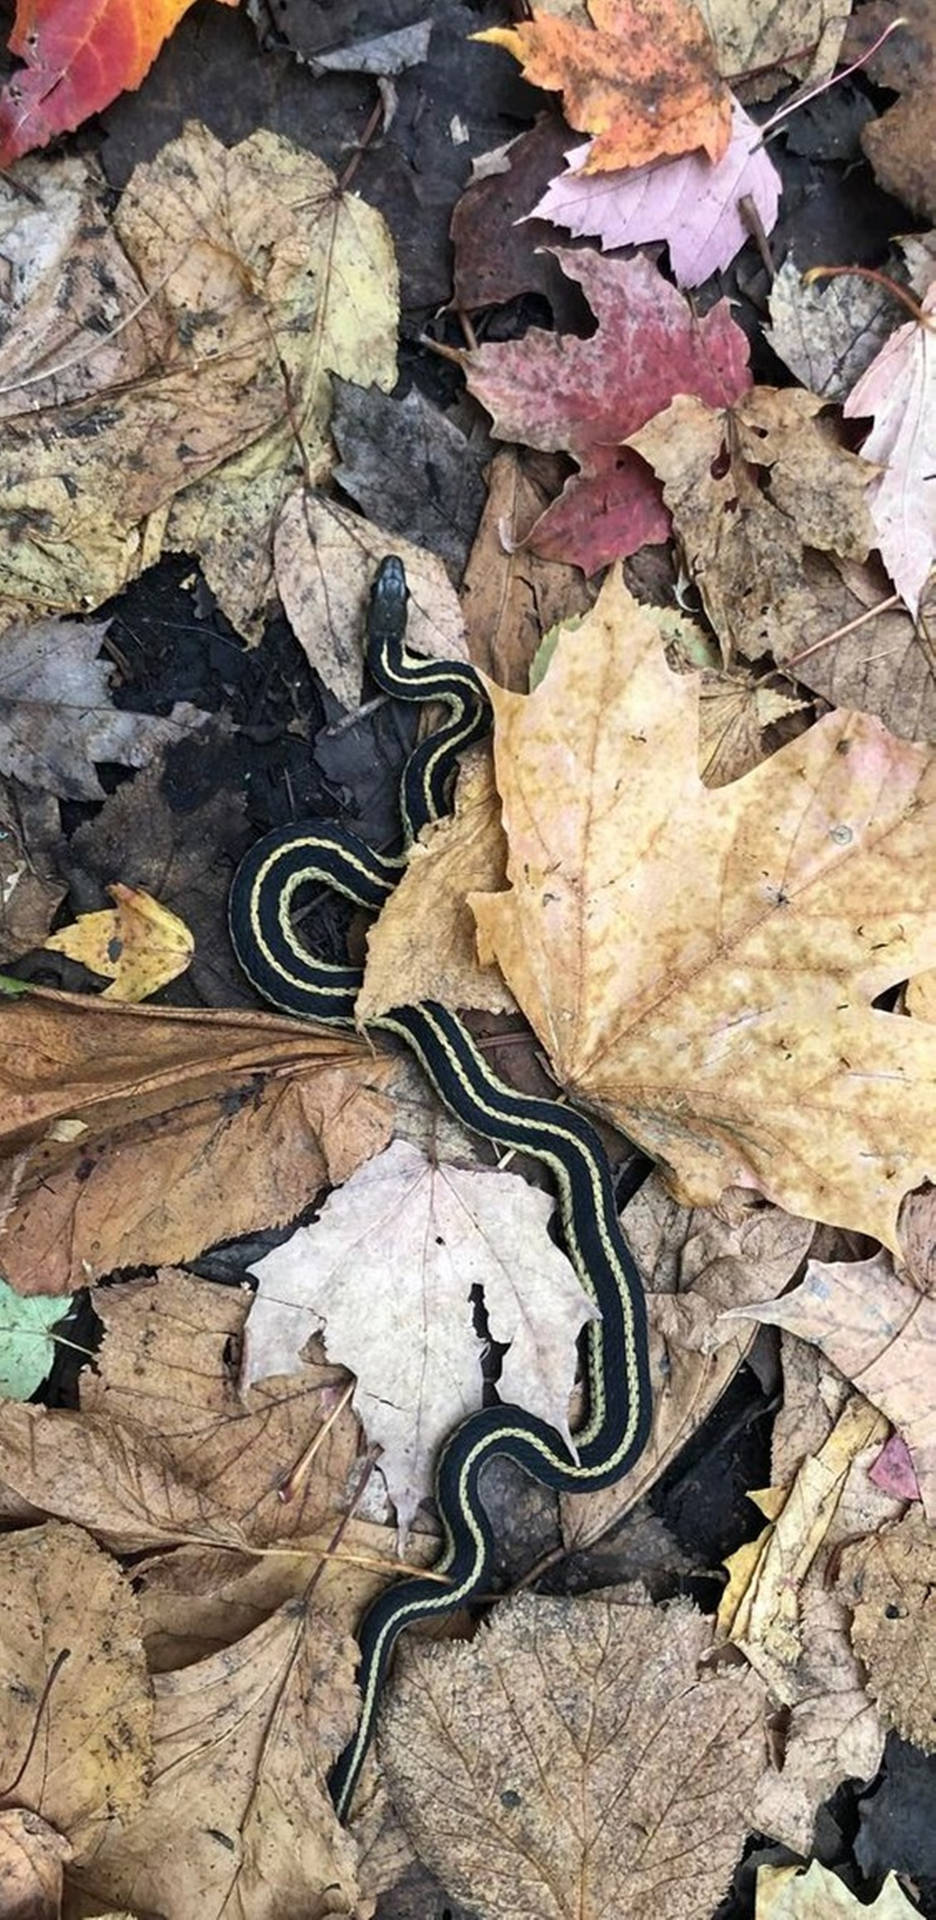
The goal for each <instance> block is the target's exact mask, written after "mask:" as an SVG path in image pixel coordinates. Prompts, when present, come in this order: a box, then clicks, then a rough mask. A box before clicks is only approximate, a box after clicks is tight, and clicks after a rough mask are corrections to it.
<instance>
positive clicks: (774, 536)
mask: <svg viewBox="0 0 936 1920" xmlns="http://www.w3.org/2000/svg"><path fill="white" fill-rule="evenodd" d="M823 405H824V402H823V401H822V400H819V399H817V397H816V395H815V394H812V393H805V392H803V391H802V389H800V388H790V389H787V388H784V389H777V388H773V387H755V388H753V389H752V391H751V392H750V393H747V394H744V395H743V396H742V398H741V399H740V400H738V401H737V402H736V404H735V406H734V407H733V408H731V409H730V410H724V411H721V412H719V411H717V410H716V409H715V408H714V407H708V406H706V404H705V402H704V401H702V400H698V399H696V397H695V396H694V395H690V394H679V395H677V397H676V399H675V400H673V401H672V402H671V404H670V405H669V406H668V407H667V408H666V409H665V411H664V412H663V413H659V414H657V415H656V418H655V419H653V420H651V421H649V422H648V423H647V425H646V426H645V427H641V428H640V429H639V431H638V432H637V433H634V434H632V435H631V437H630V439H629V441H628V442H627V444H628V446H631V447H633V448H635V449H636V451H637V452H638V453H639V454H641V455H642V457H643V458H644V459H645V460H647V461H649V463H650V465H651V467H652V468H653V470H654V472H655V473H656V474H657V476H658V478H659V479H660V480H662V481H663V498H664V500H665V501H666V504H667V506H668V507H669V509H670V511H671V513H672V515H673V524H674V526H675V528H676V532H677V534H678V536H679V539H680V542H681V544H682V547H683V551H684V553H685V556H686V562H687V565H688V567H689V571H690V573H691V575H692V577H693V579H694V580H695V582H696V585H697V586H698V589H699V592H700V593H701V595H702V599H703V602H704V605H705V610H706V613H707V614H708V616H709V619H710V620H711V622H712V625H713V627H714V628H715V631H716V633H717V635H718V638H719V640H720V642H721V646H722V652H723V654H724V657H725V661H726V663H727V662H729V661H730V660H731V658H732V657H733V656H734V655H735V654H737V653H740V654H741V656H742V658H744V659H756V658H757V657H758V656H759V655H760V654H762V653H764V652H766V651H770V650H771V649H772V646H773V634H774V628H775V626H777V625H779V628H780V630H781V632H783V631H785V630H786V623H785V616H784V602H785V599H786V597H787V596H788V595H789V594H791V593H794V592H795V591H796V589H797V588H798V586H799V584H800V580H801V575H802V569H803V564H804V554H805V551H806V549H807V548H810V549H816V548H818V549H819V550H821V551H822V552H827V553H833V554H838V555H841V556H842V557H844V558H846V559H850V560H865V559H866V558H867V556H868V553H869V551H870V549H871V548H872V547H873V546H875V545H876V535H875V532H874V528H873V526H872V523H871V518H870V512H869V507H868V503H867V499H866V494H867V493H868V489H869V487H870V485H871V482H872V481H873V479H874V472H875V470H874V468H873V467H871V466H870V464H869V463H867V462H865V461H863V460H860V459H858V458H857V456H856V455H855V454H853V453H848V452H846V451H845V449H844V448H843V447H841V446H840V445H838V443H837V441H836V438H835V431H834V429H833V428H832V426H831V425H829V423H827V422H824V421H822V420H820V419H819V418H818V417H817V416H818V415H819V414H821V412H822V408H823Z"/></svg>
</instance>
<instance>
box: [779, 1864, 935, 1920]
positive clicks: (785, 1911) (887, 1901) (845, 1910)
mask: <svg viewBox="0 0 936 1920" xmlns="http://www.w3.org/2000/svg"><path fill="white" fill-rule="evenodd" d="M755 1920H919V1908H918V1907H915V1906H913V1905H912V1904H911V1902H910V1901H909V1900H908V1899H907V1896H906V1894H905V1893H904V1891H903V1889H902V1887H901V1886H900V1885H899V1883H898V1880H897V1876H896V1874H894V1873H889V1874H888V1875H887V1877H886V1879H885V1881H884V1885H883V1886H882V1888H881V1891H880V1893H879V1894H878V1896H877V1899H876V1900H871V1901H868V1902H867V1903H865V1901H863V1900H859V1899H858V1898H857V1896H856V1895H855V1894H853V1893H851V1892H850V1891H849V1889H848V1887H846V1886H845V1884H844V1882H843V1881H841V1880H840V1879H839V1878H838V1875H837V1874H834V1873H832V1872H830V1870H829V1868H828V1867H823V1866H820V1864H819V1861H818V1860H813V1861H811V1862H810V1864H809V1866H808V1867H807V1868H806V1870H805V1872H803V1870H802V1869H801V1868H800V1867H758V1869H757V1905H756V1907H755Z"/></svg>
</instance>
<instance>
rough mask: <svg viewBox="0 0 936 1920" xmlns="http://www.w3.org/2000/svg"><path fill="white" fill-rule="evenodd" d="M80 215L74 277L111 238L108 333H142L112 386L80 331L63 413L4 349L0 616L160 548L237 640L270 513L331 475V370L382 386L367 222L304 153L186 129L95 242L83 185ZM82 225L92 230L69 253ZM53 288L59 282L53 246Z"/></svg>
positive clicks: (389, 288) (20, 217)
mask: <svg viewBox="0 0 936 1920" xmlns="http://www.w3.org/2000/svg"><path fill="white" fill-rule="evenodd" d="M70 164H71V165H73V164H74V163H70ZM54 165H55V163H49V166H50V167H54ZM68 178H69V181H70V182H71V181H72V175H71V174H69V176H68ZM82 215H83V219H82V227H81V249H80V254H79V258H78V267H79V270H80V271H79V285H80V286H82V287H83V286H84V285H85V283H86V281H87V279H88V277H89V275H91V274H93V272H94V271H95V270H96V272H97V274H98V275H99V277H100V279H101V281H102V283H103V284H104V285H105V286H108V287H109V286H111V285H112V283H113V280H114V268H113V260H112V254H113V249H114V245H115V242H114V232H115V233H116V237H117V241H118V242H119V246H120V249H121V252H122V255H123V258H124V261H125V271H124V276H123V280H124V283H127V282H129V281H130V279H131V278H132V280H133V281H134V282H135V284H136V285H137V287H138V289H139V291H138V293H137V295H136V297H135V300H132V299H131V298H130V295H129V287H128V288H127V294H126V297H125V298H124V297H123V291H124V290H123V286H121V296H122V297H121V299H120V302H119V307H120V311H119V312H118V313H117V314H115V316H114V319H113V325H114V326H115V327H120V326H122V324H123V322H124V320H125V319H126V318H128V317H129V316H130V315H131V314H132V313H133V312H134V310H135V306H140V305H142V306H144V307H146V308H147V309H148V311H149V313H150V316H151V321H150V323H149V324H148V326H147V328H146V329H145V330H144V331H142V332H141V331H140V330H138V331H137V333H136V335H135V342H136V348H137V352H136V361H135V362H134V365H135V372H134V375H133V377H128V378H123V377H116V378H115V377H114V360H113V356H112V355H111V356H103V362H102V359H101V357H100V356H93V355H88V353H87V351H86V348H85V346H84V335H81V336H80V345H79V353H80V355H81V358H82V364H85V363H86V365H87V368H88V369H89V370H90V372H89V376H88V377H87V378H86V379H85V381H84V383H83V385H82V387H81V390H80V392H79V393H78V394H77V395H76V396H75V397H72V395H71V390H70V388H69V387H68V386H67V385H66V389H65V392H66V396H67V397H66V399H65V401H64V402H59V401H58V400H57V398H56V393H55V387H54V385H53V386H52V388H51V396H52V398H51V403H50V404H48V405H43V406H41V408H40V407H39V406H38V405H37V396H42V395H44V394H45V393H46V392H47V391H48V390H49V382H50V378H51V376H50V373H49V372H47V371H46V369H45V367H44V366H41V367H40V368H39V369H38V371H39V372H40V373H41V374H42V381H41V382H40V383H35V382H34V380H33V374H34V371H36V370H35V369H34V368H32V367H31V366H30V365H29V363H28V361H27V360H26V358H25V354H24V351H23V347H22V346H20V345H19V343H17V344H16V346H15V347H13V348H11V347H10V345H9V342H7V343H5V346H6V351H7V352H8V353H15V355H16V376H17V377H16V378H15V379H14V381H13V383H12V384H13V391H12V392H11V393H10V394H9V405H8V417H7V418H6V419H5V420H4V421H3V423H2V425H0V458H2V461H3V466H4V473H5V475H6V482H7V484H6V486H5V489H4V497H3V509H4V514H5V515H6V520H5V522H4V524H5V525H6V526H7V529H8V532H9V531H10V530H12V529H16V539H15V540H13V539H12V538H10V539H8V540H7V542H6V543H5V546H4V566H3V569H2V571H0V619H2V621H3V623H4V624H6V625H9V624H10V623H11V621H14V620H16V619H20V618H22V617H24V615H25V614H26V613H30V614H33V613H45V612H47V611H49V610H50V609H54V610H57V611H59V610H63V609H67V608H69V607H80V608H82V609H86V608H89V607H94V606H97V605H99V604H100V602H101V601H102V600H104V599H106V598H107V597H108V596H109V595H110V594H112V593H114V592H116V591H117V589H118V588H119V587H121V586H122V585H124V584H125V582H126V581H127V579H128V578H130V577H132V576H133V575H134V574H136V573H138V572H139V571H140V569H141V568H142V567H143V566H144V565H149V564H150V562H151V561H153V560H155V559H156V558H158V555H159V551H160V549H161V547H163V546H169V547H173V548H181V549H183V550H184V551H186V552H188V553H194V554H196V555H197V556H198V557H199V559H200V560H201V563H202V567H203V570H204V572H205V574H206V577H207V578H208V579H209V583H210V584H211V586H212V587H213V589H214V591H215V593H216V595H217V597H218V599H219V601H220V603H221V605H222V606H223V608H224V610H225V612H226V613H227V614H228V616H229V617H230V619H231V620H232V621H233V622H234V624H235V625H236V626H237V627H238V628H239V630H240V631H242V632H244V633H245V634H246V635H248V636H249V637H255V636H256V635H258V634H259V631H260V628H261V625H262V618H263V614H264V611H265V609H266V607H267V605H268V603H269V602H270V601H271V600H272V598H273V593H274V587H273V578H272V562H271V545H272V531H273V527H274V525H275V522H276V519H277V516H278V513H279V510H280V508H281V506H282V504H283V501H284V500H285V498H286V497H287V496H288V495H289V493H291V492H292V491H293V489H294V487H295V486H296V485H297V484H298V483H299V482H300V480H302V479H307V478H308V477H309V476H311V477H313V478H319V479H320V478H322V477H323V476H324V475H325V474H326V473H327V472H328V470H329V468H330V465H331V462H332V457H333V456H332V449H331V443H330V440H329V437H328V420H329V416H330V412H331V386H330V376H331V374H332V373H333V372H336V373H339V374H341V375H342V376H344V377H345V378H349V379H353V378H354V377H355V376H356V375H357V376H360V377H361V378H364V379H366V380H368V381H371V382H375V383H377V384H378V385H383V386H387V385H390V386H392V384H393V382H394V380H395V377H396V358H395V336H396V285H397V275H396V265H395V260H394V257H393V252H392V248H391V246H390V242H389V237H388V235H387V230H386V227H385V225H384V223H383V221H382V219H381V216H380V215H379V214H378V213H377V212H375V211H374V210H373V209H372V208H370V207H368V206H366V205H365V204H364V203H363V202H362V201H361V200H359V199H358V198H357V197H356V196H355V195H351V194H348V195H343V194H341V193H339V191H338V188H337V184H336V181H335V178H334V176H333V174H332V173H331V172H330V171H329V169H328V168H327V167H326V166H325V165H324V163H323V162H321V161H319V160H317V159H316V158H315V156H314V155H312V154H310V153H308V152H306V151H304V150H301V149H299V148H296V147H294V146H292V145H291V144H290V143H289V142H288V141H285V140H282V139H280V138H278V137H277V136H275V135H273V134H270V133H268V132H265V131H260V132H258V133H256V134H254V135H252V136H251V137H250V138H249V139H248V140H245V141H243V142H242V143H241V144H240V145H239V146H237V147H234V148H232V149H231V150H228V149H226V148H225V147H224V146H223V145H222V144H221V143H220V141H218V140H216V139H215V138H214V136H213V135H212V134H210V133H209V132H208V130H207V129H206V128H205V127H202V126H200V125H199V124H198V123H197V122H189V123H188V125H187V126H186V128H185V130H184V132H183V133H182V134H181V135H180V136H179V138H178V139H177V140H174V141H172V142H170V143H169V144H168V145H167V146H165V147H164V148H163V149H162V150H161V152H160V153H159V155H158V156H157V158H156V159H154V160H153V161H151V162H147V163H145V164H143V165H141V166H139V167H137V169H136V170H135V172H134V174H133V176H132V178H131V179H130V181H129V182H128V184H127V186H126V188H125V189H124V192H123V194H122V195H121V198H120V201H119V205H118V207H117V210H116V213H115V214H114V216H113V232H112V231H111V230H110V215H109V208H108V207H107V206H106V204H105V197H104V189H103V186H102V185H100V184H96V185H95V187H94V191H93V192H92V189H91V187H90V186H89V188H88V194H87V197H86V200H85V201H83V202H82ZM33 217H34V208H33V206H32V205H31V203H30V201H28V200H26V199H25V197H24V198H23V200H22V205H21V207H18V210H17V221H16V223H15V226H14V229H13V232H12V233H10V232H8V234H7V240H6V242H5V245H6V246H7V249H8V250H11V249H15V248H16V247H17V246H18V247H19V249H20V250H21V251H22V252H23V253H24V254H28V253H29V252H30V251H31V249H32V239H31V230H30V221H31V219H32V218H33ZM95 222H96V224H97V225H98V226H99V227H100V229H101V231H102V234H104V235H105V236H108V237H107V238H106V239H105V240H102V245H101V249H100V257H93V258H92V259H91V260H89V258H88V237H87V236H88V230H89V228H90V227H91V226H92V225H93V224H94V223H95ZM74 244H75V246H76V247H77V246H78V235H77V233H76V235H75V242H74ZM59 278H60V280H61V282H62V285H63V286H65V287H67V286H68V285H69V284H70V279H71V253H67V254H63V255H61V257H60V262H59ZM66 306H67V302H66ZM156 316H158V320H159V324H158V326H157V324H156ZM26 317H28V316H26ZM26 317H24V326H25V324H26ZM69 317H70V315H69ZM99 324H100V323H99ZM29 337H30V338H31V337H32V336H31V335H30V336H29ZM141 343H142V345H144V346H145V348H146V353H145V355H144V354H143V353H142V352H141V351H140V347H141ZM64 357H65V359H68V357H69V356H68V353H67V351H66V352H65V355H64ZM111 378H113V384H111ZM8 384H9V383H8ZM63 449H65V453H64V455H63ZM115 476H116V478H115ZM24 530H25V531H24ZM151 724H153V723H151Z"/></svg>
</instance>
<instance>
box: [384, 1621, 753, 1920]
mask: <svg viewBox="0 0 936 1920" xmlns="http://www.w3.org/2000/svg"><path fill="white" fill-rule="evenodd" d="M710 1644H711V1642H710V1629H709V1626H708V1623H707V1622H706V1621H705V1620H704V1619H703V1618H702V1616H701V1614H699V1613H697V1612H696V1610H695V1608H694V1607H693V1606H692V1605H691V1604H690V1603H689V1602H688V1601H683V1600H678V1601H675V1602H674V1603H673V1604H672V1605H671V1606H669V1607H667V1608H665V1609H656V1608H654V1607H652V1606H650V1605H649V1604H648V1602H647V1600H646V1598H645V1596H644V1595H643V1593H642V1591H641V1589H639V1588H625V1589H622V1590H620V1592H619V1594H618V1595H617V1596H615V1598H614V1599H613V1600H611V1601H610V1602H609V1601H608V1600H607V1599H605V1598H601V1599H592V1600H588V1601H569V1600H547V1599H533V1598H531V1597H530V1596H528V1595H523V1596H521V1597H519V1598H517V1599H514V1600H510V1601H508V1602H505V1604H504V1605H503V1606H502V1607H499V1608H498V1609H497V1612H496V1613H495V1615H494V1616H493V1619H492V1621H491V1624H490V1625H489V1626H486V1627H484V1628H482V1630H481V1632H480V1633H479V1634H478V1636H477V1638H476V1639H475V1640H474V1641H473V1642H472V1643H471V1645H465V1644H464V1643H463V1642H453V1643H451V1644H449V1645H447V1646H435V1647H427V1646H422V1647H419V1648H416V1647H412V1648H410V1649H408V1650H407V1655H406V1661H405V1665H404V1666H402V1670H401V1672H400V1673H399V1675H398V1677H397V1680H396V1683H395V1686H394V1689H393V1695H392V1697H391V1698H389V1699H388V1701H387V1705H386V1709H385V1713H384V1718H383V1725H382V1733H381V1741H380V1755H381V1759H382V1761H383V1764H384V1768H385V1770H386V1774H387V1779H388V1782H389V1785H390V1790H391V1793H392V1795H393V1799H394V1802H395V1804H396V1806H397V1807H398V1809H399V1811H400V1814H401V1816H402V1818H403V1820H404V1822H405V1824H406V1827H407V1830H408V1831H409V1833H410V1834H411V1835H412V1837H413V1839H414V1841H415V1843H416V1847H417V1850H418V1852H419V1856H420V1859H421V1860H423V1861H425V1863H426V1864H427V1865H428V1866H429V1867H431V1868H432V1870H433V1872H435V1873H437V1874H438V1875H439V1877H440V1878H441V1879H442V1880H443V1882H444V1884H445V1886H446V1887H447V1888H448V1889H449V1891H450V1892H451V1893H453V1894H454V1895H455V1897H456V1899H459V1900H462V1901H465V1902H468V1901H471V1902H473V1904H474V1905H475V1906H476V1907H477V1906H480V1908H481V1911H482V1912H483V1913H484V1914H485V1916H486V1920H519V1916H521V1915H523V1916H524V1917H525V1916H527V1915H530V1916H531V1920H532V1916H534V1915H535V1916H536V1920H568V1916H569V1915H570V1914H573V1913H574V1914H575V1916H576V1920H606V1916H607V1915H609V1914H611V1913H615V1914H625V1913H626V1914H628V1915H631V1916H633V1920H651V1916H652V1920H688V1916H690V1915H694V1914H699V1913H709V1912H711V1911H712V1910H713V1908H714V1907H715V1906H716V1905H717V1903H718V1899H719V1896H720V1895H721V1893H722V1892H723V1891H724V1889H725V1887H726V1885H727V1882H728V1879H729V1876H730V1873H731V1868H732V1866H733V1864H734V1861H735V1859H736V1857H737V1854H738V1851H739V1849H740V1847H741V1843H742V1841H743V1838H744V1835H745V1833H746V1831H747V1827H748V1823H749V1822H748V1808H749V1804H750V1796H751V1791H752V1788H753V1785H754V1782H755V1780H756V1778H757V1775H758V1773H759V1771H760V1768H761V1766H762V1764H763V1753H764V1735H763V1731H762V1725H761V1712H762V1701H763V1694H762V1689H761V1684H760V1682H759V1680H758V1679H757V1678H756V1676H755V1675H754V1674H752V1673H745V1674H742V1673H738V1672H734V1673H722V1674H718V1675H715V1674H707V1675H704V1676H702V1675H700V1666H699V1663H700V1660H701V1658H702V1656H703V1655H704V1654H705V1652H706V1651H707V1650H708V1648H709V1646H710Z"/></svg>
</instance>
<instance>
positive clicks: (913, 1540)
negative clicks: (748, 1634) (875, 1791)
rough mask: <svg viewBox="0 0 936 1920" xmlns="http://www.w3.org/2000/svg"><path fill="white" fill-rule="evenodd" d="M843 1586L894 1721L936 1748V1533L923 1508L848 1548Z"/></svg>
mask: <svg viewBox="0 0 936 1920" xmlns="http://www.w3.org/2000/svg"><path fill="white" fill-rule="evenodd" d="M836 1591H837V1593H838V1595H839V1597H840V1599H841V1600H843V1601H844V1602H845V1605H846V1606H847V1607H849V1608H850V1609H851V1615H852V1628H851V1637H852V1646H853V1647H854V1649H855V1652H856V1654H857V1655H858V1658H859V1660H860V1661H861V1662H862V1664H863V1666H864V1667H865V1670H866V1672H867V1676H868V1678H867V1687H868V1692H869V1693H870V1694H871V1697H872V1699H874V1700H876V1701H877V1704H878V1707H879V1708H880V1711H881V1713H882V1715H883V1717H884V1719H885V1721H886V1722H887V1724H888V1726H891V1727H893V1728H894V1729H895V1730H896V1732H897V1733H899V1734H900V1736H901V1738H902V1739H904V1740H912V1742H913V1744H914V1746H917V1747H922V1748H923V1751H924V1753H936V1692H934V1689H933V1673H934V1671H936V1531H934V1529H933V1527H931V1526H930V1524H929V1521H928V1520H927V1519H926V1516H925V1515H924V1514H923V1513H922V1512H921V1510H920V1508H919V1507H911V1509H910V1511H909V1513H907V1514H905V1515H904V1517H903V1519H902V1520H898V1521H897V1522H896V1524H895V1525H894V1526H890V1527H883V1528H881V1529H880V1531H879V1532H877V1533H873V1534H871V1535H869V1537H868V1538H867V1539H865V1540H857V1541H855V1542H854V1543H853V1544H852V1545H850V1546H847V1547H846V1548H845V1551H844V1553H843V1554H842V1557H841V1561H840V1567H839V1578H838V1581H837V1583H836Z"/></svg>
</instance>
